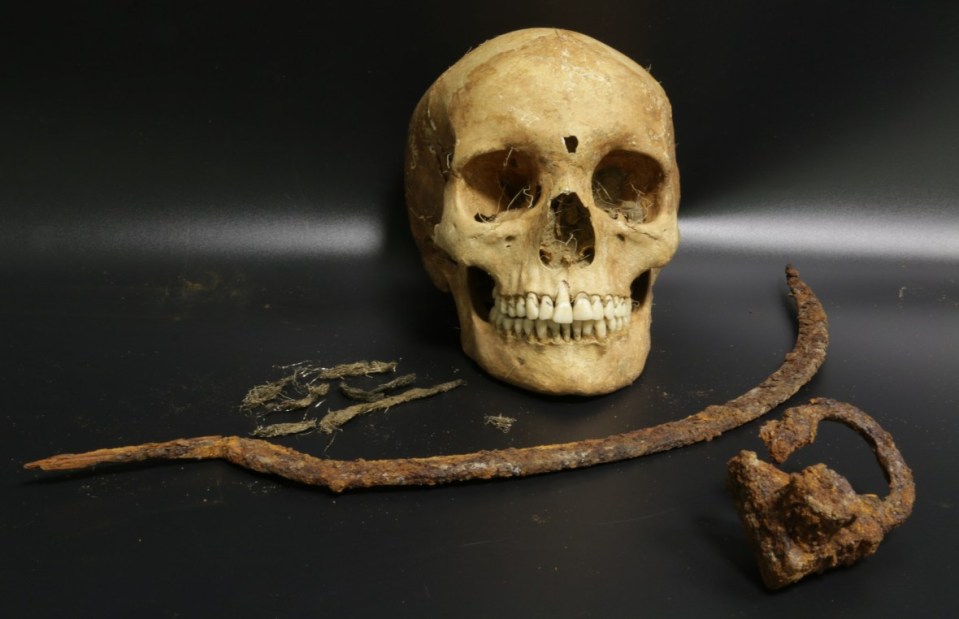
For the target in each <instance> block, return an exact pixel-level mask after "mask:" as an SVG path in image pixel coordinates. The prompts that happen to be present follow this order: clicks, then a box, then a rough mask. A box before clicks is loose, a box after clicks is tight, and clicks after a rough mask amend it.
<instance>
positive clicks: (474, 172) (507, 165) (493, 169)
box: [462, 148, 542, 222]
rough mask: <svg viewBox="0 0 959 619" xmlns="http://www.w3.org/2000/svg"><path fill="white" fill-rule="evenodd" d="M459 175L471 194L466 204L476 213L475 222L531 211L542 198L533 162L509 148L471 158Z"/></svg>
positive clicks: (523, 154) (519, 152) (528, 157)
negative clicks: (525, 210) (529, 209)
mask: <svg viewBox="0 0 959 619" xmlns="http://www.w3.org/2000/svg"><path fill="white" fill-rule="evenodd" d="M462 175H463V179H464V180H465V181H466V184H467V186H468V187H469V188H470V191H471V193H472V194H473V195H472V199H471V200H470V201H469V204H470V206H471V207H472V208H474V209H475V210H476V213H475V215H474V218H475V219H476V221H481V222H489V221H493V220H494V219H496V218H497V217H499V216H501V215H505V214H507V213H510V212H516V213H519V212H522V211H523V210H524V209H528V208H532V207H533V206H535V205H536V204H537V203H538V202H539V199H540V197H541V194H542V189H541V188H540V185H539V184H538V183H537V177H538V174H537V170H536V166H535V164H534V162H533V158H532V157H530V156H529V155H528V154H527V153H524V152H522V151H518V150H515V149H512V148H511V149H508V150H498V151H493V152H490V153H484V154H482V155H479V156H477V157H474V158H473V159H471V160H470V161H469V163H467V164H466V166H465V167H464V168H463V172H462Z"/></svg>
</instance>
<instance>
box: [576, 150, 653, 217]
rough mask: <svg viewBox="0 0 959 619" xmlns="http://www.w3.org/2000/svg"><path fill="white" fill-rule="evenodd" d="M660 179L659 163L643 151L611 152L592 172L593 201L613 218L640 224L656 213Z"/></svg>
mask: <svg viewBox="0 0 959 619" xmlns="http://www.w3.org/2000/svg"><path fill="white" fill-rule="evenodd" d="M662 181H663V169H662V167H661V166H660V165H659V163H658V162H657V161H656V160H655V159H653V158H652V157H649V156H648V155H644V154H643V153H637V152H630V151H613V152H611V153H609V154H608V155H606V156H605V157H603V160H602V161H600V162H599V165H598V166H596V170H595V171H594V172H593V202H594V203H595V204H596V206H598V207H599V208H601V209H603V210H604V211H606V212H607V213H608V214H609V215H610V217H612V218H613V219H616V218H618V217H619V216H620V215H622V216H623V217H624V218H625V220H626V221H627V222H631V223H643V222H645V221H651V220H653V219H655V218H656V215H657V214H658V213H657V211H656V209H657V204H658V202H659V200H658V197H659V196H658V192H659V189H660V187H661V185H662Z"/></svg>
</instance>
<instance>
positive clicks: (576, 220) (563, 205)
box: [539, 193, 596, 267]
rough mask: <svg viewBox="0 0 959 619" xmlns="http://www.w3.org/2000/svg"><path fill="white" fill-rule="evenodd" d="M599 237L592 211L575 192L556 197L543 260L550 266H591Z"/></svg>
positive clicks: (546, 236)
mask: <svg viewBox="0 0 959 619" xmlns="http://www.w3.org/2000/svg"><path fill="white" fill-rule="evenodd" d="M595 249H596V235H595V234H594V233H593V225H592V223H591V222H590V218H589V210H587V208H586V207H585V206H583V203H582V202H581V201H580V199H579V196H577V195H576V194H575V193H564V194H560V195H558V196H556V197H555V198H553V200H552V202H550V205H549V214H548V220H547V225H546V229H545V230H544V231H543V238H542V242H541V243H540V251H539V257H540V260H541V261H542V262H543V264H545V265H546V266H555V267H559V266H567V267H568V266H572V265H574V264H581V265H583V264H591V263H592V262H593V258H594V257H595Z"/></svg>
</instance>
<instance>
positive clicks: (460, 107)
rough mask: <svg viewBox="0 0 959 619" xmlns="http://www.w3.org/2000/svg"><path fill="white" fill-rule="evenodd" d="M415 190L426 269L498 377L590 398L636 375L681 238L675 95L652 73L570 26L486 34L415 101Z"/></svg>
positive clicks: (411, 162) (409, 170) (469, 344)
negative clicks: (656, 289) (658, 287)
mask: <svg viewBox="0 0 959 619" xmlns="http://www.w3.org/2000/svg"><path fill="white" fill-rule="evenodd" d="M406 194H407V204H408V207H409V215H410V222H411V227H412V231H413V235H414V237H415V239H416V242H417V244H418V246H419V248H420V251H421V253H422V257H423V263H424V265H425V266H426V269H427V271H428V272H429V274H430V277H431V278H432V280H433V282H434V283H435V284H436V285H437V286H439V287H440V288H441V289H443V290H448V291H450V292H452V294H453V297H454V299H455V302H456V307H457V312H458V314H459V321H460V326H461V329H462V335H461V337H462V344H463V349H464V350H465V352H466V353H467V354H468V355H469V356H470V357H472V358H473V359H475V360H476V361H477V362H478V363H479V364H480V366H482V367H483V368H484V369H485V370H486V371H487V372H489V373H490V374H492V375H493V376H495V377H497V378H500V379H502V380H504V381H506V382H509V383H512V384H514V385H518V386H520V387H524V388H527V389H531V390H534V391H539V392H544V393H554V394H581V395H592V394H601V393H608V392H610V391H614V390H616V389H619V388H621V387H624V386H626V385H628V384H630V383H631V382H633V381H634V380H635V379H636V377H637V376H639V374H640V373H641V372H642V370H643V366H644V365H645V363H646V357H647V355H648V353H649V344H650V342H649V327H650V308H651V305H652V286H653V283H654V282H655V280H656V277H657V275H658V274H659V270H660V269H661V268H662V267H663V266H665V265H666V264H667V263H668V262H669V261H670V259H671V258H672V256H673V254H674V253H675V251H676V246H677V244H678V241H679V232H678V227H677V222H676V211H677V208H678V206H679V173H678V170H677V168H676V163H675V147H674V144H673V129H672V117H671V111H670V106H669V101H668V99H667V98H666V95H665V93H664V92H663V90H662V88H661V87H660V86H659V84H658V83H657V82H656V81H655V80H654V79H653V78H652V77H651V76H650V75H649V74H648V73H647V72H646V71H645V70H644V69H643V68H642V67H640V66H639V65H637V64H636V63H635V62H633V61H632V60H630V59H629V58H627V57H626V56H624V55H622V54H620V53H619V52H617V51H615V50H613V49H612V48H610V47H608V46H606V45H604V44H602V43H600V42H598V41H596V40H594V39H591V38H589V37H587V36H584V35H581V34H577V33H574V32H569V31H564V30H554V29H531V30H521V31H517V32H512V33H509V34H505V35H502V36H500V37H497V38H495V39H493V40H491V41H488V42H486V43H485V44H483V45H481V46H480V47H478V48H476V49H475V50H473V51H471V52H470V53H468V54H467V55H466V56H465V57H464V58H462V59H461V60H460V61H459V62H457V63H456V64H455V65H453V66H452V67H451V68H450V69H449V70H447V71H446V72H445V73H444V74H443V75H441V76H440V78H439V79H438V80H437V81H436V82H435V83H434V84H433V85H432V86H431V87H430V89H429V90H428V91H427V92H426V94H425V95H424V96H423V98H422V99H421V100H420V102H419V104H418V105H417V107H416V110H415V112H414V113H413V118H412V120H411V123H410V133H409V144H408V150H407V157H406Z"/></svg>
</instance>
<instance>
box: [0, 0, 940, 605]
mask: <svg viewBox="0 0 959 619" xmlns="http://www.w3.org/2000/svg"><path fill="white" fill-rule="evenodd" d="M12 5H13V3H6V4H5V5H4V8H2V9H0V209H2V211H0V215H2V220H0V221H2V227H0V276H2V279H0V338H2V339H0V347H2V348H0V350H2V355H0V361H2V367H0V370H2V371H0V424H2V425H0V428H2V430H0V432H2V434H0V436H2V441H3V442H2V455H3V462H4V465H3V468H2V476H3V480H2V483H3V496H4V498H3V501H2V522H0V532H2V557H3V558H2V559H0V608H2V609H3V610H4V614H5V615H7V616H64V615H81V616H94V615H96V616H130V615H132V614H139V615H143V616H161V617H165V616H219V615H228V614H232V615H237V616H304V615H320V614H323V615H325V616H383V615H386V614H390V615H398V616H470V617H472V616H476V617H489V616H561V617H588V616H591V617H617V616H635V615H639V614H643V615H649V616H691V615H694V614H695V615H705V614H706V613H708V614H709V615H710V616H759V615H763V616H814V615H826V616H903V615H905V614H906V613H909V614H913V613H915V614H917V615H922V616H946V615H948V614H950V611H951V610H953V609H954V608H955V606H956V604H957V602H959V596H957V594H956V592H955V586H954V583H955V581H956V567H955V551H956V549H957V548H959V543H957V542H959V535H957V533H956V528H955V526H954V522H955V519H956V515H955V510H956V509H957V504H956V498H957V497H956V493H957V490H956V488H957V481H959V470H957V467H956V458H955V457H954V455H953V454H954V451H955V449H956V448H957V438H959V428H957V423H959V422H957V413H959V410H957V409H959V387H957V386H956V378H955V375H956V371H957V368H959V364H957V363H956V361H955V356H956V352H957V350H959V286H957V283H956V277H957V263H959V217H957V213H956V204H955V203H956V200H957V198H959V173H957V171H959V147H957V144H959V140H957V137H959V120H957V118H959V114H957V110H959V79H957V78H959V69H957V67H959V9H957V7H959V5H957V4H956V3H954V2H925V3H911V2H843V3H838V2H786V3H770V2H758V1H757V2H734V3H712V2H701V3H700V2H603V1H599V0H593V1H591V2H582V3H573V2H565V3H550V2H527V3H523V2H498V1H494V2H483V3H480V4H476V5H469V4H459V3H441V2H409V3H399V2H397V3H387V2H383V3H361V2H357V3H353V4H350V5H347V4H345V3H328V2H302V3H300V2H271V3H266V2H262V3H250V2H230V3H226V2H222V3H221V2H201V3H191V2H183V3H161V2H157V3H136V2H128V3H108V2H106V3H51V4H44V5H37V6H36V7H35V8H33V9H30V10H26V9H23V8H20V7H17V8H13V7H12ZM528 26H557V27H565V28H569V29H573V30H578V31H581V32H584V33H586V34H589V35H591V36H594V37H596V38H598V39H600V40H602V41H604V42H606V43H608V44H610V45H612V46H613V47H615V48H617V49H619V50H620V51H622V52H624V53H626V54H627V55H629V56H630V57H632V58H634V59H635V60H637V61H638V62H639V63H641V64H643V65H644V66H647V67H651V70H652V72H653V74H654V75H655V76H656V78H657V79H659V80H660V81H661V82H662V84H663V86H664V87H665V89H666V91H667V93H668V94H669V96H670V98H671V100H672V103H673V108H674V120H675V125H676V134H677V142H678V156H679V163H680V167H681V170H682V175H683V202H682V205H681V208H680V226H681V230H682V233H683V242H682V244H681V249H680V252H679V253H678V255H677V256H676V259H675V260H674V262H673V263H672V264H671V265H670V266H669V267H667V269H666V270H664V272H663V274H662V277H661V278H660V280H659V283H658V284H657V286H656V290H655V292H656V307H655V308H654V311H653V316H654V321H653V351H652V354H651V356H650V359H649V363H648V366H647V370H646V371H645V372H644V374H643V375H642V377H641V378H640V379H639V380H638V381H637V382H636V383H635V384H634V385H633V386H631V387H629V388H627V389H624V390H622V391H620V392H617V393H615V394H611V395H609V396H605V397H600V398H592V399H567V398H546V397H541V396H537V395H534V394H531V393H526V392H523V391H520V390H517V389H514V388H511V387H508V386H504V385H502V384H500V383H498V382H496V381H494V380H492V379H490V378H488V377H487V376H485V375H484V374H483V373H482V372H481V371H480V370H478V368H477V367H476V366H475V365H474V364H473V363H472V362H470V361H469V360H468V359H466V358H465V357H464V356H463V355H462V353H461V352H460V351H459V345H458V334H457V325H456V317H455V313H454V311H453V307H452V302H451V300H450V299H449V298H447V297H445V296H444V295H442V294H441V293H439V292H438V291H436V290H434V289H433V288H431V286H430V284H429V281H428V279H427V278H426V275H425V273H424V272H423V271H422V269H421V268H420V265H419V263H418V256H417V255H416V251H415V248H414V247H413V245H412V243H411V241H410V240H409V239H408V236H407V229H406V222H405V220H404V217H405V214H404V206H403V200H402V154H403V147H404V140H405V133H406V123H407V121H408V118H409V115H410V113H411V112H412V109H413V106H414V105H415V103H416V101H417V99H418V98H419V96H420V95H421V94H422V93H423V92H424V91H425V90H426V88H427V87H428V86H429V85H430V83H431V82H432V81H433V80H434V79H435V78H436V77H437V76H438V75H439V74H440V73H441V72H442V71H443V70H444V69H445V68H446V67H448V66H449V65H450V64H452V63H453V62H455V61H456V60H457V59H458V58H459V57H460V56H461V55H462V54H463V53H465V52H466V51H467V50H468V49H469V48H470V47H471V46H475V45H477V44H478V43H480V42H482V41H483V40H485V39H488V38H491V37H493V36H495V35H497V34H500V33H503V32H506V31H509V30H513V29H517V28H521V27H528ZM786 262H792V263H794V264H795V265H796V266H797V267H799V268H800V270H801V272H802V274H803V276H804V278H805V279H806V281H807V282H808V283H809V284H810V285H811V286H812V287H813V288H814V290H815V291H816V292H817V293H818V295H819V296H820V298H821V299H822V301H823V303H824V305H825V307H826V310H827V312H828V313H829V315H830V324H831V333H832V345H831V348H830V353H829V358H828V359H827V361H826V365H825V366H824V367H823V369H822V370H821V372H820V373H819V374H818V375H817V377H816V378H815V379H814V380H813V381H812V382H811V383H810V384H809V385H808V386H807V387H805V388H804V389H803V390H802V392H801V393H800V394H799V395H798V396H797V397H796V398H794V400H793V402H794V403H798V402H801V401H805V400H806V399H807V398H809V397H812V396H828V397H832V398H836V399H839V400H844V401H849V402H851V403H853V404H855V405H857V406H859V407H861V408H863V409H864V410H866V411H867V412H869V413H870V414H872V415H873V416H874V417H876V418H877V420H879V421H880V423H881V424H882V425H883V426H884V427H885V428H886V429H887V430H889V431H890V432H891V433H892V434H893V436H894V437H895V438H896V440H897V443H898V444H899V446H900V448H901V449H902V451H903V453H904V455H905V457H906V460H907V462H909V463H910V465H911V466H912V467H913V469H914V471H915V475H916V479H917V484H918V501H917V504H916V509H915V512H914V514H913V516H912V518H911V519H910V520H909V521H908V522H907V523H906V525H905V526H903V527H902V528H901V529H898V530H896V531H894V532H893V533H892V534H891V536H890V537H889V538H887V540H886V542H884V544H883V546H882V547H880V549H879V552H878V553H877V554H876V555H875V556H874V557H872V558H870V559H868V560H866V561H864V562H862V563H860V564H859V565H857V566H855V567H854V568H852V569H842V570H837V571H833V572H831V573H828V574H826V575H825V576H822V577H816V578H811V579H809V580H807V581H804V582H802V583H800V584H799V585H797V586H794V587H791V588H789V589H787V590H785V591H782V592H779V593H775V594H772V593H769V592H767V591H766V590H765V589H763V587H762V585H761V584H760V582H759V578H758V573H757V570H756V567H755V564H754V562H753V559H752V557H751V555H750V552H749V549H748V546H747V543H746V539H745V537H744V535H743V533H742V531H741V529H740V526H739V523H738V520H737V516H736V514H735V511H734V509H733V506H732V504H731V502H730V501H729V500H728V497H727V495H726V492H725V489H724V475H725V466H724V465H725V462H726V460H727V459H728V458H729V457H731V456H732V455H734V454H735V453H737V452H738V451H739V450H740V449H753V450H757V451H760V453H762V450H761V445H760V443H759V440H758V438H757V430H758V427H759V425H760V424H759V423H753V424H750V425H748V426H746V427H743V428H740V429H738V430H736V431H733V432H731V433H729V434H728V435H726V436H723V437H722V438H720V439H718V440H715V441H713V442H711V443H708V444H701V445H696V446H692V447H688V448H685V449H682V450H679V451H675V452H670V453H666V454H661V455H657V456H652V457H648V458H644V459H640V460H637V461H631V462H625V463H620V464H615V465H608V466H603V467H598V468H595V469H588V470H582V471H576V472H568V473H562V474H555V475H548V476H543V477H538V478H533V479H526V480H513V481H502V482H491V483H474V484H466V485H459V486H452V487H445V488H439V489H428V490H424V489H400V490H374V491H364V492H353V493H348V494H345V495H340V496H336V495H333V494H331V493H329V492H327V491H325V490H318V489H313V488H306V487H301V486H298V485H295V484H289V483H285V482H283V481H278V480H276V479H274V478H270V477H265V476H260V475H256V474H253V473H250V472H248V471H244V470H240V469H237V468H234V467H232V466H230V465H228V464H225V463H221V462H204V463H172V464H170V463H167V464H157V465H149V466H146V465H145V466H137V467H121V468H115V469H100V470H97V471H95V472H93V473H82V474H60V475H56V474H39V473H34V472H27V471H23V470H22V469H21V466H22V464H23V463H24V462H25V461H28V460H32V459H36V458H40V457H44V456H47V455H51V454H54V453H60V452H69V451H83V450H88V449H93V448H97V447H106V446H117V445H123V444H131V443H139V442H146V441H154V440H165V439H170V438H175V437H181V436H194V435H202V434H245V433H247V432H249V431H250V430H251V429H252V427H253V421H252V420H250V419H249V418H247V417H244V416H243V415H242V414H240V413H239V412H238V403H239V401H240V399H241V398H242V397H243V395H244V393H245V392H246V390H247V389H248V388H249V387H250V386H252V385H255V384H257V383H260V382H263V381H265V380H269V379H273V378H276V377H278V376H279V372H278V371H277V370H275V369H274V368H273V366H274V365H276V364H284V363H291V362H295V361H299V360H303V359H317V360H320V361H321V362H323V363H324V364H328V365H332V364H334V363H338V362H344V361H354V360H358V359H369V358H376V359H397V360H399V361H400V368H399V369H400V371H401V372H416V373H417V374H418V375H419V377H420V380H419V383H420V384H422V385H426V384H431V383H436V382H441V381H445V380H449V379H451V378H455V377H462V378H466V379H467V381H468V383H469V384H468V386H467V387H465V388H463V389H460V390H457V391H454V392H451V393H449V394H446V395H444V396H440V397H438V398H436V399H433V400H429V401H423V402H419V403H414V404H408V405H404V406H402V407H399V408H396V409H394V410H391V411H390V412H388V413H385V414H384V413H374V414H371V415H368V416H366V417H364V418H362V419H359V420H356V421H354V422H352V423H351V424H350V425H349V426H347V427H346V429H345V430H344V431H343V432H341V433H339V434H337V437H336V440H335V441H334V442H333V443H332V444H331V443H330V440H329V439H328V438H327V437H325V436H324V435H320V434H314V435H307V436H302V437H295V438H288V439H284V440H283V441H281V442H283V443H284V444H288V445H291V446H294V447H296V448H298V449H301V450H304V451H308V452H310V453H314V454H321V453H322V454H325V455H326V456H328V457H332V458H342V459H350V458H359V457H364V458H380V457H398V456H416V455H432V454H442V453H455V452H463V451H473V450H477V449H493V448H499V447H505V446H524V445H534V444H540V443H546V442H557V441H565V440H573V439H577V438H586V437H599V436H605V435H607V434H610V433H614V432H620V431H624V430H627V429H632V428H637V427H641V426H645V425H651V424H655V423H659V422H662V421H666V420H671V419H677V418H680V417H683V416H685V415H687V414H689V413H691V412H694V411H696V410H699V409H700V408H703V407H704V406H706V405H708V404H711V403H719V402H722V401H725V400H727V399H729V398H731V397H734V396H736V395H738V394H739V393H741V392H743V391H745V390H746V389H748V388H750V387H751V386H753V385H755V384H757V383H758V382H759V381H760V380H762V379H763V378H764V377H765V376H766V375H768V374H769V373H770V372H771V371H773V370H774V369H775V368H776V367H777V366H778V365H779V363H780V362H781V361H782V358H783V355H784V354H785V352H786V351H787V350H789V348H790V347H791V344H792V341H793V337H794V326H793V325H794V311H793V308H792V305H791V302H790V301H789V299H788V296H787V291H786V287H785V284H784V278H783V275H782V269H783V267H784V265H785V264H786ZM340 405H342V402H341V401H339V400H337V399H336V396H331V398H330V399H329V401H328V402H327V404H324V407H327V406H329V407H330V408H335V407H338V406H340ZM781 412H782V409H778V410H777V411H775V412H774V413H772V415H773V416H778V415H780V414H781ZM498 413H499V414H506V415H510V416H513V417H515V418H517V422H516V424H515V425H514V427H513V429H512V431H511V432H509V433H508V434H502V433H500V432H498V431H496V430H495V429H493V428H491V427H489V426H486V425H484V423H483V419H484V416H485V415H491V414H498ZM819 461H825V462H827V463H828V464H830V465H831V466H834V467H835V468H836V469H837V470H839V471H840V472H842V473H843V474H845V475H847V477H849V478H850V480H851V481H852V482H853V484H854V485H855V486H856V488H857V490H859V491H861V492H875V493H879V494H883V493H884V480H883V478H882V475H881V473H880V471H879V469H878V467H877V466H876V464H875V462H874V460H873V458H872V456H871V453H870V452H869V450H868V448H867V447H866V445H865V444H864V443H862V442H861V441H860V440H859V439H858V438H857V437H856V436H855V435H854V434H853V433H852V432H851V431H849V430H847V429H845V428H842V427H839V426H836V425H835V424H827V425H826V426H824V427H823V428H822V430H821V432H820V437H819V439H818V440H817V442H816V444H815V445H813V446H812V447H809V448H806V449H804V450H802V451H801V452H800V453H798V454H797V455H796V456H794V457H793V458H792V459H791V460H790V462H789V463H788V466H789V468H790V470H798V468H800V467H802V466H804V465H808V464H810V463H813V462H819Z"/></svg>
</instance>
